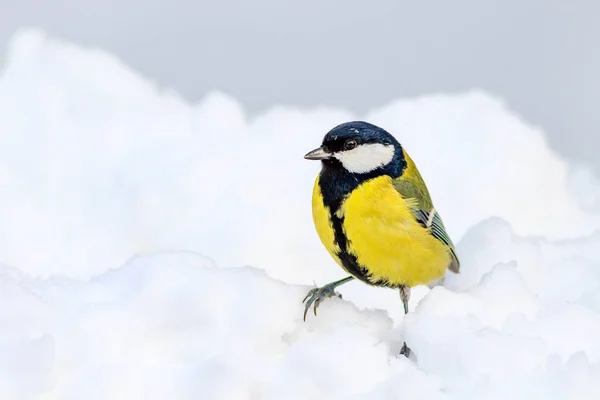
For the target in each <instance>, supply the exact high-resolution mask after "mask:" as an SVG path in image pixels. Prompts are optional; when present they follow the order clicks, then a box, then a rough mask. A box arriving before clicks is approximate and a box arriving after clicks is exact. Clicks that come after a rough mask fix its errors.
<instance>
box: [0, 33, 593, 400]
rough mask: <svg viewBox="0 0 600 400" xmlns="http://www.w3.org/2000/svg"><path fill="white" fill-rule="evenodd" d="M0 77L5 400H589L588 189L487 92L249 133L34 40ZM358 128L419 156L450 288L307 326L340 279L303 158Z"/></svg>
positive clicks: (296, 119) (353, 309) (348, 308)
mask: <svg viewBox="0 0 600 400" xmlns="http://www.w3.org/2000/svg"><path fill="white" fill-rule="evenodd" d="M7 60H8V61H7V64H6V65H5V66H4V69H3V71H2V72H1V74H0V128H1V129H0V185H1V187H2V188H3V193H2V196H0V222H1V223H0V264H2V266H1V267H0V304H2V305H3V306H2V307H0V355H1V356H0V398H2V399H32V398H35V399H81V398H85V399H106V398H111V399H138V398H139V399H164V398H177V399H192V398H199V397H200V398H206V399H230V398H235V399H259V398H260V399H306V398H322V397H327V398H332V399H348V398H352V399H395V398H408V399H505V398H514V399H597V398H598V397H599V396H600V340H598V337H600V230H599V229H598V228H599V227H600V208H599V207H598V204H600V196H599V193H600V184H599V182H598V181H597V179H596V178H595V177H594V176H593V175H592V174H590V173H589V171H587V170H586V169H584V168H583V167H581V166H577V165H574V164H571V163H569V162H567V161H566V160H565V159H563V158H562V157H561V156H559V155H558V154H557V153H556V152H555V151H554V150H552V149H551V148H550V147H549V145H548V144H547V142H546V139H545V136H544V133H543V131H542V130H541V129H539V128H537V127H533V126H531V125H529V124H527V123H526V122H525V121H523V120H522V119H521V118H519V117H518V116H517V115H515V114H514V112H513V111H512V110H510V108H509V107H508V106H507V105H505V104H504V103H503V102H502V101H501V100H500V99H498V98H496V97H494V96H493V95H490V94H488V93H485V92H481V91H472V92H468V93H462V94H453V95H447V94H439V95H429V96H425V97H422V98H418V99H403V100H398V101H394V102H392V103H390V104H387V105H383V106H381V107H378V108H377V109H374V110H372V111H371V112H369V113H367V114H366V115H353V114H352V113H350V112H348V111H346V110H341V109H334V108H325V107H320V108H311V109H300V108H296V107H290V106H278V107H274V108H272V109H270V110H266V111H265V112H263V113H261V114H259V115H248V114H247V113H246V112H245V110H244V108H243V106H242V105H240V104H239V103H238V102H237V101H235V100H234V99H232V98H231V97H229V96H227V95H225V94H222V93H213V94H211V95H209V96H207V97H206V98H205V99H203V101H202V102H200V103H199V104H189V103H188V102H186V101H185V100H183V99H182V98H180V97H179V96H178V95H177V94H176V93H172V92H169V91H165V90H162V89H160V88H158V87H157V86H156V85H154V84H152V83H151V82H149V81H148V80H147V79H145V78H143V77H141V76H139V74H137V73H136V72H135V71H132V70H131V69H129V68H128V67H127V66H125V65H123V64H122V63H121V62H120V61H119V60H117V59H115V58H114V57H113V56H111V55H110V54H106V53H105V52H103V51H101V50H98V49H85V48H81V47H79V46H75V45H72V44H69V43H64V42H62V41H59V40H56V39H53V38H49V37H48V36H47V35H46V34H45V33H44V32H42V31H39V30H36V29H26V30H22V31H20V32H18V33H17V34H16V35H15V37H14V38H13V40H12V42H11V43H10V46H9V54H8V57H7ZM199 73H202V72H201V71H199ZM350 119H365V120H369V121H371V122H374V123H376V124H379V125H381V126H383V127H384V128H386V129H388V130H389V131H391V132H392V133H394V134H395V136H396V137H397V138H398V139H399V140H400V141H401V143H403V145H404V146H405V148H406V149H407V151H408V152H409V153H410V154H411V156H412V157H413V159H414V160H415V161H416V163H417V165H418V167H419V169H420V170H421V172H422V173H423V175H424V177H425V179H426V181H427V183H428V185H429V188H430V191H431V192H432V195H433V199H434V202H435V204H436V209H437V210H438V211H439V212H440V213H441V215H442V217H443V219H444V222H445V224H446V226H447V227H448V229H449V231H450V233H451V235H452V237H453V239H454V241H455V242H456V243H457V247H458V254H459V256H460V258H461V261H462V266H461V274H460V275H452V274H451V273H449V275H448V276H447V279H446V281H445V283H444V286H438V287H435V288H434V289H432V290H428V289H427V288H416V289H415V290H414V291H413V295H412V297H411V304H410V309H411V314H409V315H408V316H407V317H403V315H402V308H401V304H400V301H399V297H398V294H397V293H396V292H394V291H391V290H386V289H377V288H369V287H366V286H365V285H364V284H362V283H360V282H350V283H348V284H346V285H344V286H342V287H340V289H339V291H340V292H341V293H342V294H343V299H337V298H335V299H328V300H326V301H325V302H324V303H323V304H322V305H321V307H320V308H319V310H318V315H317V316H316V317H315V316H314V315H313V314H312V312H311V313H309V314H308V316H307V321H306V322H304V321H303V320H302V311H303V310H302V304H301V300H302V298H303V297H304V295H305V293H306V292H307V290H308V289H309V288H310V287H312V285H313V284H315V283H316V284H318V285H322V284H324V283H327V282H329V281H332V280H335V279H339V278H341V277H343V276H344V274H343V273H342V271H341V270H340V268H339V267H337V266H336V265H335V264H334V263H333V262H332V260H331V259H330V257H329V255H328V254H327V253H326V251H325V250H324V249H323V248H322V246H321V244H320V243H319V241H318V238H317V236H316V233H315V232H314V228H313V226H312V221H311V216H310V215H311V211H310V195H311V189H312V184H313V180H314V177H315V175H316V173H317V171H318V163H314V162H309V161H306V160H304V159H303V158H302V156H303V155H304V154H305V153H306V152H307V151H309V150H311V149H313V148H315V147H317V146H318V145H319V143H320V140H321V139H322V136H323V135H324V133H325V132H326V131H327V130H329V129H330V128H331V127H333V126H335V125H336V124H338V123H340V122H343V121H346V120H350ZM405 339H406V340H407V342H408V343H409V345H410V347H411V348H412V350H413V351H414V357H413V358H411V359H410V360H407V359H405V358H404V357H401V356H398V351H399V349H400V347H401V345H402V342H403V340H405Z"/></svg>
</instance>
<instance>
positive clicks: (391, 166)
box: [304, 121, 404, 177]
mask: <svg viewBox="0 0 600 400" xmlns="http://www.w3.org/2000/svg"><path fill="white" fill-rule="evenodd" d="M304 158H306V159H307V160H321V162H322V164H323V168H324V169H328V168H333V169H344V170H345V171H346V172H348V173H350V174H359V175H362V174H369V175H373V174H375V175H383V174H388V175H391V176H394V177H395V176H399V175H400V173H401V172H402V168H403V166H404V157H403V152H402V147H401V145H400V143H398V141H397V140H396V139H395V138H394V137H393V136H392V135H390V134H389V133H388V132H386V131H385V130H384V129H382V128H380V127H378V126H376V125H373V124H369V123H368V122H363V121H352V122H346V123H343V124H341V125H338V126H336V127H335V128H333V129H332V130H330V131H329V132H327V134H326V135H325V137H324V138H323V143H322V145H321V147H319V148H317V149H315V150H313V151H311V152H309V153H307V154H306V155H305V156H304Z"/></svg>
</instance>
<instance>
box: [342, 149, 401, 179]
mask: <svg viewBox="0 0 600 400" xmlns="http://www.w3.org/2000/svg"><path fill="white" fill-rule="evenodd" d="M333 156H334V157H335V158H337V159H338V160H340V162H341V163H342V165H343V166H344V168H346V170H348V171H349V172H352V173H355V174H364V173H367V172H371V171H373V170H374V169H377V168H379V167H382V166H384V165H387V164H389V162H390V161H392V158H394V146H393V145H385V144H381V143H369V144H361V145H360V146H357V147H355V148H354V149H352V150H345V151H340V152H337V153H334V154H333Z"/></svg>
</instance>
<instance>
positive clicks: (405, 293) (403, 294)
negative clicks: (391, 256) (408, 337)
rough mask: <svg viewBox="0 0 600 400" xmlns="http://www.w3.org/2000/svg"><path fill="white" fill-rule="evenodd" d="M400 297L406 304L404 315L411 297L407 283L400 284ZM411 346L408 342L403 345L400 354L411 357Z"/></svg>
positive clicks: (404, 304) (406, 312)
mask: <svg viewBox="0 0 600 400" xmlns="http://www.w3.org/2000/svg"><path fill="white" fill-rule="evenodd" d="M400 299H402V305H403V306H404V315H406V314H408V299H410V287H408V286H406V285H402V286H400ZM410 353H411V351H410V348H409V347H408V346H407V345H406V342H404V344H403V345H402V349H400V354H403V355H405V356H406V358H409V357H410Z"/></svg>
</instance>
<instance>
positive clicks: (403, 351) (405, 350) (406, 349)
mask: <svg viewBox="0 0 600 400" xmlns="http://www.w3.org/2000/svg"><path fill="white" fill-rule="evenodd" d="M410 353H411V350H410V348H409V347H408V346H407V345H406V342H404V344H403V345H402V348H401V349H400V355H403V356H405V357H406V358H410Z"/></svg>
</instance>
